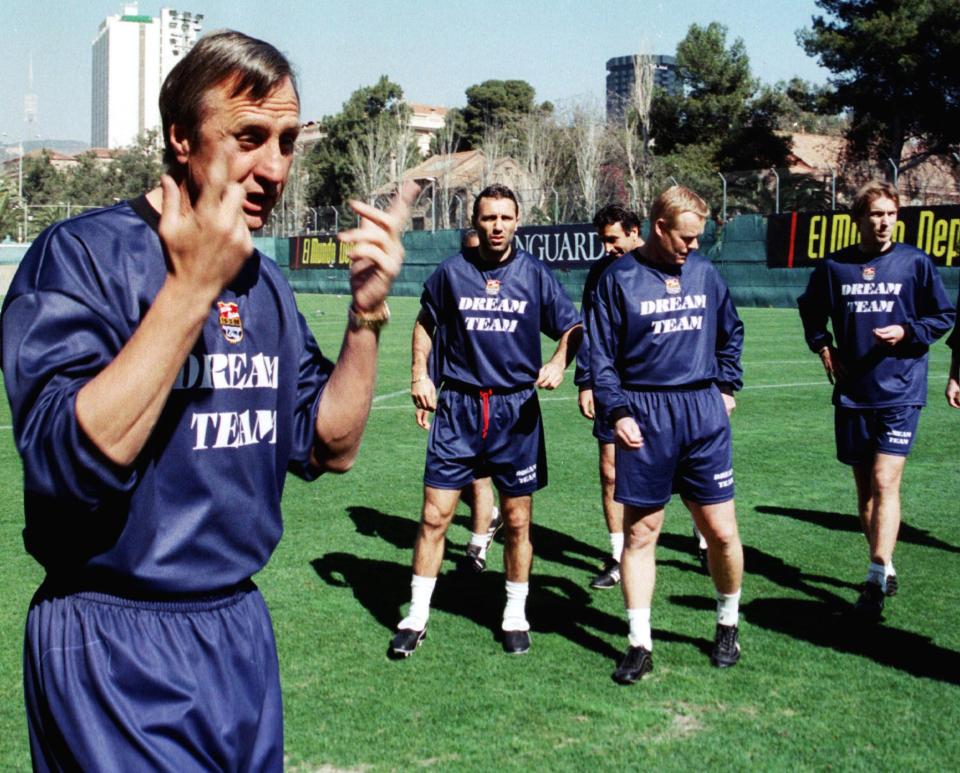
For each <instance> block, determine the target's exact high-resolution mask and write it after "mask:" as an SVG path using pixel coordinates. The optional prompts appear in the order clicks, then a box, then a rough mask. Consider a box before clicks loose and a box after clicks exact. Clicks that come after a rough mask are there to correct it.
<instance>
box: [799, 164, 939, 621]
mask: <svg viewBox="0 0 960 773" xmlns="http://www.w3.org/2000/svg"><path fill="white" fill-rule="evenodd" d="M899 209H900V197H899V196H898V194H897V190H896V188H894V187H893V186H892V185H890V184H889V183H886V182H876V181H874V182H869V183H867V184H866V185H864V186H863V187H862V188H860V190H859V191H858V192H857V195H856V198H855V200H854V203H853V207H852V208H851V214H852V217H853V220H854V222H855V223H856V225H857V228H858V229H859V231H860V242H859V243H858V244H853V245H851V246H849V247H847V248H845V249H842V250H840V251H839V252H836V253H834V254H833V255H831V256H829V257H828V258H827V259H826V260H825V261H824V262H823V264H822V265H820V266H817V268H816V269H814V271H813V273H812V274H811V275H810V279H809V282H808V284H807V289H806V291H805V292H804V293H803V295H801V296H800V297H799V298H798V299H797V305H798V307H799V310H800V319H801V320H802V322H803V331H804V335H805V336H806V340H807V345H808V346H809V347H810V349H811V351H813V352H816V353H818V354H819V355H820V360H821V362H822V363H823V368H824V370H825V371H826V374H827V378H828V379H829V380H830V383H832V384H834V390H833V404H834V406H835V417H834V426H835V433H836V441H837V459H839V460H840V461H841V462H843V463H844V464H848V465H850V466H851V468H852V469H853V479H854V482H855V484H856V488H857V506H858V511H859V514H860V525H861V527H862V528H863V533H864V536H865V537H866V538H867V544H868V547H869V553H870V556H869V558H870V562H869V565H868V568H867V578H866V582H865V584H864V586H863V589H862V591H861V593H860V596H859V598H858V599H857V601H856V604H855V607H854V608H855V610H856V612H857V613H858V614H860V615H861V616H862V617H864V618H865V619H867V620H869V621H879V620H880V619H881V618H882V616H883V608H884V598H885V596H893V595H894V594H895V593H896V592H897V589H898V587H899V581H898V578H897V573H896V569H895V568H894V566H893V551H894V548H895V547H896V544H897V533H898V531H899V530H900V518H901V513H900V482H901V479H902V477H903V470H904V467H905V465H906V461H907V455H908V454H909V453H910V448H911V447H912V445H913V442H914V439H915V437H916V432H917V424H918V422H919V419H920V409H921V408H922V407H923V406H924V405H925V404H926V400H927V359H928V355H927V351H928V349H929V347H930V345H931V344H932V343H933V342H934V341H936V340H937V339H938V338H940V336H942V335H944V334H945V333H946V332H947V331H948V330H949V329H950V325H951V324H952V323H953V320H954V311H953V307H952V306H951V304H950V300H949V298H948V297H947V294H946V292H945V290H944V288H943V282H941V280H940V276H939V274H937V270H936V267H935V266H934V265H933V261H931V260H930V258H929V256H928V255H927V254H926V253H924V252H923V251H921V250H919V249H917V248H916V247H912V246H910V245H906V244H897V243H895V242H894V241H893V235H894V228H895V226H896V223H897V214H898V211H899ZM828 322H829V323H830V327H831V328H832V331H833V332H832V334H831V332H830V331H829V330H828V329H827V323H828Z"/></svg>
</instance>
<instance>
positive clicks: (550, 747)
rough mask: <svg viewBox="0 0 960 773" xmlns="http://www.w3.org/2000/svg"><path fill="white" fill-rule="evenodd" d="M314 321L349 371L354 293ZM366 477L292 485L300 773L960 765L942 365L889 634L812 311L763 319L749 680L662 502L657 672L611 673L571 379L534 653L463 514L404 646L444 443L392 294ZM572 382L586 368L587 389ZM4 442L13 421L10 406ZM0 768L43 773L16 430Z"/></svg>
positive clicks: (594, 487) (546, 501)
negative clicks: (472, 558)
mask: <svg viewBox="0 0 960 773" xmlns="http://www.w3.org/2000/svg"><path fill="white" fill-rule="evenodd" d="M299 301H300V304H301V308H302V309H303V312H304V314H305V316H306V317H307V320H308V321H309V323H310V324H311V327H312V328H313V329H314V332H315V333H316V335H317V338H318V340H319V341H320V343H321V346H322V347H323V348H324V349H325V351H328V352H329V353H333V352H335V351H336V349H337V347H338V346H339V342H340V338H341V336H342V333H343V325H344V321H345V313H346V308H345V307H346V304H347V300H346V299H345V298H335V297H332V296H315V295H304V296H300V298H299ZM392 305H393V307H394V321H393V322H392V323H391V324H390V325H389V326H388V327H387V328H386V329H385V330H384V334H383V342H382V363H381V368H380V379H379V383H378V387H377V393H378V395H379V396H380V397H379V398H378V400H377V402H376V403H375V405H374V409H373V412H372V414H371V418H370V423H369V427H368V429H367V434H366V437H365V440H364V446H363V450H362V452H361V455H360V459H359V460H358V462H357V465H356V467H355V468H354V470H353V471H352V472H351V473H350V474H348V475H346V476H340V477H334V476H325V477H324V478H321V480H320V481H318V482H316V483H314V484H310V485H307V484H304V483H302V482H300V481H298V480H296V479H293V478H291V479H290V481H289V483H288V486H287V490H286V494H285V499H284V513H285V523H286V533H285V536H284V538H283V540H282V542H281V544H280V547H279V548H278V550H277V552H276V553H275V555H274V557H273V559H272V560H271V562H270V564H269V566H268V567H267V568H266V569H265V570H264V571H263V572H262V573H261V574H260V575H259V576H258V578H257V581H258V583H259V584H260V586H261V588H262V589H263V593H264V595H265V597H266V599H267V602H268V604H269V605H270V607H271V610H272V612H273V615H274V622H275V625H276V630H277V637H278V642H279V648H280V662H281V669H282V673H283V688H284V698H285V707H286V748H287V755H288V758H289V768H290V769H291V770H295V771H314V770H318V769H349V770H391V769H409V768H418V767H434V768H436V769H441V770H447V769H464V770H467V769H478V770H490V769H509V770H524V769H538V770H539V769H551V770H583V769H598V770H614V769H623V768H625V767H630V768H639V767H641V766H646V765H649V766H653V767H655V768H656V769H668V770H686V769H692V768H701V769H708V768H720V769H733V768H739V769H743V768H745V767H747V766H750V767H755V768H759V769H791V770H793V769H801V770H809V769H823V768H828V767H829V768H838V769H844V770H846V769H863V770H877V769H908V770H909V769H935V768H951V767H955V766H956V765H957V764H958V763H960V740H958V736H957V733H956V726H957V724H958V721H960V692H958V684H960V655H958V653H960V627H958V626H957V624H956V619H957V617H956V614H957V609H958V607H960V603H958V602H960V599H958V591H957V588H958V587H960V566H958V560H957V558H958V556H957V554H958V553H960V535H958V534H957V521H956V517H957V509H958V508H957V502H958V501H960V476H958V475H957V474H956V459H957V456H958V450H960V443H958V437H960V413H953V414H951V413H950V411H949V409H948V408H947V407H946V404H945V402H944V400H943V397H942V389H943V386H944V383H945V376H946V370H947V354H948V352H947V350H946V349H945V347H943V346H942V345H938V346H937V347H935V352H934V354H933V356H932V360H931V389H930V392H931V394H930V405H929V406H928V407H927V409H925V410H924V412H923V416H922V418H921V424H920V432H919V437H918V440H917V443H916V445H915V447H914V451H913V453H912V455H911V457H910V461H909V463H908V465H907V470H906V475H905V480H904V496H903V509H904V514H905V519H906V523H905V525H904V527H903V529H902V530H901V539H900V544H899V547H898V550H897V556H896V564H897V568H898V572H899V574H900V576H901V581H902V590H901V592H900V595H898V596H897V597H896V598H894V599H893V600H892V602H891V603H890V605H889V608H888V609H889V612H888V615H887V621H886V623H885V624H884V625H882V626H880V627H878V628H875V629H869V630H864V629H862V628H860V627H857V626H854V625H852V624H850V622H849V621H848V617H847V615H846V614H845V612H846V611H847V610H848V608H849V604H850V602H851V601H852V600H853V599H854V598H855V596H856V585H857V584H858V583H859V582H861V581H862V579H863V576H864V573H865V569H866V550H865V543H864V540H863V538H862V536H861V535H860V534H859V531H858V527H857V521H856V517H855V515H854V512H855V511H854V495H853V482H852V477H851V475H850V472H849V470H847V469H846V468H845V467H843V466H842V465H840V464H839V463H838V462H836V461H835V460H834V456H833V433H832V408H831V406H830V404H829V395H830V389H829V386H827V385H826V382H825V379H824V377H823V374H822V371H821V369H820V365H819V362H818V361H817V358H816V357H814V356H813V355H812V354H810V353H809V352H808V351H807V350H806V349H805V347H804V345H803V340H802V335H801V332H800V325H799V321H798V318H797V315H796V313H795V312H792V311H789V310H761V309H744V310H742V316H743V318H744V322H745V324H746V330H747V345H746V351H745V354H744V367H745V383H746V384H747V388H746V389H745V390H744V391H743V392H742V393H741V394H740V395H739V398H738V408H737V411H736V413H735V414H734V442H735V458H736V461H735V469H736V478H737V510H738V514H739V519H740V528H741V532H742V535H743V539H744V543H745V545H746V571H747V574H746V578H745V582H744V592H743V606H742V609H743V620H742V630H741V641H742V644H743V659H742V661H741V663H740V665H738V666H737V667H736V668H734V669H730V670H728V671H724V672H719V671H717V670H715V669H713V668H711V667H710V665H709V662H708V655H707V653H708V650H709V646H710V643H711V640H712V634H713V625H714V613H713V607H714V603H713V592H712V587H711V585H710V582H709V579H708V578H707V577H706V575H704V574H703V573H701V572H700V570H699V568H698V566H697V564H696V562H695V560H694V557H693V552H692V549H693V540H692V538H691V537H690V525H689V516H688V515H687V514H686V511H685V510H684V509H683V507H682V505H680V504H679V502H676V503H672V504H671V505H670V507H669V509H668V517H667V524H666V527H665V533H664V536H663V538H662V541H661V545H660V547H659V550H658V558H659V572H658V586H657V595H656V598H655V600H654V610H653V626H654V643H655V647H654V662H655V669H654V672H653V673H652V674H651V675H650V676H649V677H647V678H645V679H644V680H643V681H642V682H641V683H640V684H638V685H635V686H634V687H631V688H623V687H618V686H617V685H615V684H614V683H613V682H612V681H611V680H610V673H611V671H612V670H613V667H614V665H615V662H614V661H615V658H616V657H618V655H619V654H620V652H621V650H622V649H623V647H624V646H625V642H626V640H625V636H626V623H625V620H624V614H623V602H622V598H621V596H620V592H619V590H614V591H606V592H599V591H593V592H592V591H590V590H589V589H588V587H587V582H588V580H589V579H590V577H591V576H592V575H593V574H594V573H595V572H596V569H597V567H598V566H599V564H600V562H601V560H602V558H603V555H604V553H605V551H606V547H607V536H606V530H605V528H604V524H603V518H602V515H601V512H600V504H599V503H600V495H599V486H598V482H597V469H596V468H597V461H596V446H595V442H594V440H593V438H592V436H591V434H590V425H589V423H588V422H586V421H584V420H583V419H582V418H580V416H579V414H578V412H577V408H576V392H575V388H574V387H573V384H572V378H570V377H568V379H567V381H566V382H565V383H564V384H563V386H562V387H561V388H560V389H559V390H557V391H556V392H555V393H542V394H541V398H542V405H543V412H544V420H545V423H546V431H547V443H548V449H549V459H550V485H549V487H548V488H547V489H545V490H544V491H542V492H540V493H538V494H537V496H536V497H535V512H534V522H535V529H534V534H533V539H534V549H535V553H536V557H535V563H534V574H533V578H532V582H531V596H530V600H529V602H528V614H529V617H530V621H531V624H532V626H533V650H532V651H531V653H530V655H529V656H526V657H521V658H509V657H507V656H505V655H503V654H502V653H501V651H500V645H499V644H498V643H497V641H496V640H495V638H494V635H493V634H494V631H495V630H496V628H497V627H498V625H499V619H500V612H501V608H502V602H503V574H502V566H503V565H502V549H501V548H500V547H495V548H494V549H493V550H492V555H491V558H490V563H489V569H488V571H487V572H486V573H485V574H483V575H481V576H479V577H471V578H462V577H459V576H457V575H456V574H455V573H454V572H453V571H452V569H453V566H454V564H453V559H455V558H456V557H458V556H459V555H461V554H462V552H463V549H464V547H465V544H466V542H467V539H468V531H467V529H466V528H465V524H466V523H467V518H466V511H465V510H463V509H461V511H460V513H459V514H458V516H457V519H456V522H455V525H454V526H453V527H452V528H451V530H450V533H449V542H448V548H447V561H445V563H444V569H443V574H442V576H441V578H440V581H439V583H438V586H437V591H436V593H435V596H434V602H435V603H434V608H433V613H432V615H431V625H430V635H429V637H428V638H427V641H426V642H425V644H424V645H423V647H422V648H421V649H420V650H419V651H418V652H417V654H416V655H415V656H414V657H413V658H411V659H410V660H408V661H405V662H399V663H397V662H392V661H388V660H387V659H386V657H385V652H386V647H387V642H388V641H389V639H390V636H391V632H392V628H393V626H394V625H395V624H396V622H397V621H398V620H399V619H400V617H401V609H402V608H405V605H406V603H407V601H408V600H409V583H410V568H409V566H410V556H411V548H412V544H413V538H414V533H415V529H416V523H417V518H418V514H419V508H420V500H421V492H422V489H421V475H422V468H423V457H424V448H425V444H426V434H425V433H424V432H422V431H421V430H419V429H418V428H417V427H416V426H415V424H414V421H413V415H412V414H413V411H412V406H411V404H410V400H409V397H408V396H407V393H406V391H405V390H406V389H407V388H408V379H409V340H410V330H411V327H412V323H413V317H414V314H415V311H416V304H415V301H414V300H413V299H408V298H398V299H396V300H395V301H392ZM568 376H569V374H568ZM0 411H2V413H0V424H3V425H4V426H5V427H9V410H8V408H7V406H6V404H5V402H4V404H3V406H2V408H0ZM0 465H2V467H0V469H2V471H3V477H2V480H3V483H2V485H3V487H4V489H3V496H2V497H0V542H2V545H3V547H4V548H5V549H4V552H3V555H4V558H5V560H4V562H3V563H2V565H0V581H2V583H3V588H4V592H3V597H2V603H0V636H2V637H3V644H4V645H5V646H3V647H2V648H0V653H2V655H0V734H2V737H3V738H4V742H3V744H2V745H0V769H3V770H16V769H27V768H28V767H29V756H28V750H27V743H26V730H25V725H24V720H23V709H22V697H21V686H20V678H21V676H20V669H21V667H20V649H21V639H22V626H23V618H24V613H25V610H26V606H27V603H28V601H29V597H30V595H31V593H32V592H33V590H34V588H35V587H36V585H37V583H38V582H39V579H40V575H41V572H40V571H39V569H38V568H37V566H36V565H35V564H34V563H33V562H32V560H31V559H30V558H29V557H28V556H27V555H26V554H25V553H24V551H23V548H22V544H21V541H20V530H21V528H22V518H23V516H22V497H21V493H20V480H21V478H20V471H19V462H18V461H17V457H16V453H15V451H14V450H13V447H12V441H11V436H10V432H9V429H5V430H3V431H2V434H0Z"/></svg>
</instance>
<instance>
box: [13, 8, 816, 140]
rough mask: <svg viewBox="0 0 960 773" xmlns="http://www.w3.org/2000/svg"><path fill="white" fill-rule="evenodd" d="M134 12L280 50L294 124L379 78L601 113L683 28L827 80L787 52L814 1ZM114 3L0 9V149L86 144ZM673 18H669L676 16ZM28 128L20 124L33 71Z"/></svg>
mask: <svg viewBox="0 0 960 773" xmlns="http://www.w3.org/2000/svg"><path fill="white" fill-rule="evenodd" d="M180 2H181V0H174V1H173V2H164V0H141V2H140V4H139V6H140V7H139V11H140V13H141V14H145V15H150V16H159V13H160V8H161V7H164V6H166V7H173V8H176V9H177V10H181V11H192V12H195V13H202V14H204V17H205V18H204V22H203V29H204V31H207V32H209V31H212V30H214V29H220V28H224V27H230V28H233V29H237V30H240V31H242V32H246V33H248V34H252V35H255V36H256V37H260V38H263V39H265V40H267V41H269V42H271V43H273V44H274V45H275V46H277V47H278V48H279V49H280V50H282V51H284V52H285V53H286V54H287V55H288V56H289V57H290V59H291V60H292V61H293V63H294V65H295V67H296V69H297V71H298V73H299V78H300V94H301V102H302V104H301V108H302V110H301V115H302V118H303V120H304V121H307V120H316V119H320V118H322V117H323V116H326V115H332V114H334V113H337V112H339V110H340V108H341V106H342V104H343V102H344V101H345V100H346V99H347V98H348V97H349V96H350V94H351V93H352V92H353V91H354V90H355V89H357V88H359V87H361V86H367V85H371V84H373V83H375V82H376V81H377V80H378V78H379V77H380V76H381V75H387V76H388V77H389V78H390V79H391V80H392V81H394V82H396V83H398V84H399V85H400V86H401V87H402V88H403V91H404V96H405V97H406V98H407V100H409V101H410V102H417V103H422V104H429V105H442V106H445V107H462V106H463V105H464V104H465V102H466V97H465V95H464V90H465V89H466V88H468V87H469V86H471V85H473V84H476V83H481V82H482V81H485V80H488V79H500V80H507V79H520V80H526V81H527V82H529V83H530V84H531V85H532V86H533V87H534V89H536V98H537V100H538V101H544V100H550V101H551V102H553V103H554V104H556V105H558V106H561V107H562V106H563V105H565V104H571V103H575V102H584V101H586V102H591V101H596V104H598V105H601V104H602V100H603V93H604V78H605V76H606V68H605V64H606V61H607V60H608V59H610V58H612V57H615V56H624V55H627V54H632V53H637V52H640V51H645V52H647V53H653V54H674V53H675V52H676V45H677V43H678V42H679V41H680V40H681V39H682V38H683V37H684V35H685V34H686V32H687V30H688V28H689V26H690V25H691V24H694V23H696V24H700V25H702V26H705V25H707V24H709V23H710V22H711V21H718V22H720V23H722V24H724V25H726V27H727V30H728V33H727V44H728V46H729V45H730V44H732V42H733V41H734V40H735V39H736V38H738V37H739V38H742V39H743V41H744V44H745V46H746V50H747V54H748V56H749V57H750V65H751V70H752V72H753V75H754V76H755V77H757V78H759V79H760V80H761V81H763V82H765V83H770V84H772V83H775V82H777V81H778V80H787V79H789V78H791V77H793V76H799V77H801V78H804V79H805V80H808V81H811V82H813V83H817V84H822V83H825V82H826V80H827V78H828V76H829V73H828V72H827V71H826V70H824V69H823V68H821V67H819V66H818V65H817V63H816V61H815V60H813V59H811V58H809V57H808V56H807V55H806V54H805V53H804V52H803V50H802V49H801V48H800V46H799V45H797V42H796V31H797V30H798V29H800V28H803V27H809V26H810V22H811V18H812V17H813V16H814V15H815V14H816V13H817V12H818V9H817V7H816V5H815V3H814V0H732V2H728V3H725V4H721V3H718V2H716V0H684V2H669V1H667V2H661V1H660V0H581V1H576V0H510V2H507V3H503V2H489V3H482V2H465V1H464V0H399V1H398V0H359V2H342V1H341V2H333V1H332V0H311V1H310V2H305V1H304V0H286V2H283V3H279V2H263V1H262V0H261V2H251V0H182V2H183V5H180V4H179V3H180ZM120 7H121V2H120V0H71V1H70V2H63V1H62V0H3V11H2V15H0V18H2V19H3V22H2V24H3V30H4V35H3V44H2V45H0V72H2V74H3V77H2V78H0V144H9V143H11V142H16V141H18V140H20V139H29V140H35V139H41V140H42V139H58V140H66V139H69V140H80V141H83V142H89V141H90V91H91V68H92V65H91V43H92V41H93V39H94V37H95V35H96V33H97V29H98V28H99V25H100V23H101V22H102V21H103V19H105V18H106V17H107V16H111V15H115V14H118V13H119V12H120ZM678 10H679V11H682V13H677V12H675V11H678ZM31 62H32V71H33V93H34V94H36V96H37V106H38V110H37V117H36V120H35V121H34V123H33V124H32V125H28V124H27V123H26V122H25V120H24V97H25V95H26V94H27V93H28V91H29V75H30V63H31Z"/></svg>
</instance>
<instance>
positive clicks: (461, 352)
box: [387, 185, 582, 658]
mask: <svg viewBox="0 0 960 773" xmlns="http://www.w3.org/2000/svg"><path fill="white" fill-rule="evenodd" d="M519 216H520V207H519V204H518V203H517V198H516V196H515V194H514V193H513V191H511V190H510V189H509V188H507V187H505V186H503V185H492V186H489V187H488V188H485V189H484V190H483V191H481V192H480V194H479V195H478V196H477V198H476V199H475V200H474V207H473V226H474V228H476V230H477V232H478V234H479V237H480V247H479V248H478V249H477V250H476V251H473V250H466V251H464V252H462V253H460V254H458V255H454V256H453V257H451V258H448V259H446V260H445V261H444V262H443V263H441V264H440V266H439V267H438V268H437V270H436V271H434V273H433V274H432V275H431V276H430V278H429V279H427V281H426V282H425V284H424V290H423V295H422V296H421V300H420V302H421V306H422V310H423V312H424V313H423V314H422V315H421V316H420V317H419V318H418V321H417V323H416V325H415V327H414V344H413V363H414V366H413V373H412V382H413V383H412V389H411V392H412V395H413V400H414V404H415V405H416V406H417V407H418V408H424V409H426V410H431V411H436V417H435V419H434V421H433V426H432V427H431V428H430V438H429V440H428V443H427V458H426V463H425V465H424V476H423V483H424V486H423V513H422V517H421V520H420V529H419V531H418V533H417V541H416V545H415V546H414V552H413V580H412V583H411V588H412V598H411V603H410V609H409V612H408V613H407V615H406V617H404V619H403V620H401V621H400V624H399V626H398V630H397V633H396V635H395V636H394V637H393V639H392V641H391V642H390V646H389V649H388V651H387V652H388V655H389V656H390V657H393V658H401V657H408V656H409V655H411V654H412V653H413V652H414V651H415V650H416V648H417V647H418V646H419V645H420V643H421V642H422V641H423V639H424V637H425V635H426V629H427V619H428V617H429V613H430V599H431V596H432V594H433V589H434V586H435V585H436V580H437V575H438V574H439V573H440V567H441V564H442V562H443V549H444V536H445V534H446V531H447V528H448V527H449V525H450V521H451V519H452V517H453V512H454V510H455V509H456V506H457V501H458V499H459V497H460V490H461V489H462V488H463V487H464V486H466V485H468V484H469V483H470V482H471V481H473V480H475V479H476V478H480V477H487V476H490V477H491V478H492V479H493V482H494V484H495V485H496V487H497V489H498V491H499V492H500V506H501V508H502V511H503V515H502V517H503V519H504V532H505V535H506V537H505V541H504V567H505V574H506V595H507V602H506V605H505V607H504V612H503V622H502V625H501V628H502V631H503V648H504V650H505V651H506V652H507V653H509V654H522V653H525V652H527V651H528V650H529V649H530V634H529V630H530V625H529V622H528V621H527V616H526V598H527V594H528V591H529V576H530V565H531V562H532V559H533V549H532V546H531V544H530V520H531V515H532V509H533V492H534V491H536V490H538V489H540V488H543V486H545V485H546V483H547V468H546V451H545V446H544V442H543V424H542V421H541V417H540V406H539V402H538V400H537V389H538V388H543V389H555V388H556V387H558V386H559V385H560V384H561V383H562V381H563V371H564V369H565V368H566V366H567V365H568V364H569V362H570V360H572V359H573V357H574V356H575V355H576V350H577V348H578V347H579V345H580V337H581V331H582V327H581V325H580V318H579V316H578V314H577V311H576V309H575V308H574V306H573V304H572V303H571V302H570V299H569V298H568V297H567V295H566V293H565V292H564V291H563V288H562V287H561V285H560V283H559V282H558V281H557V279H556V278H555V277H554V276H553V274H552V273H551V272H550V269H548V268H547V267H546V266H545V265H543V264H542V263H541V262H540V261H539V260H537V259H536V258H535V257H534V256H532V255H530V254H529V253H527V252H524V251H523V250H520V249H518V248H517V247H516V246H515V245H514V242H513V236H514V233H515V231H516V229H517V225H518V222H519ZM434 328H436V329H437V330H436V332H434ZM541 332H543V333H544V334H546V335H547V336H549V337H550V338H552V339H554V340H556V341H558V344H557V348H556V351H555V352H554V353H553V356H552V357H550V359H549V361H548V362H547V363H546V364H542V358H541V352H540V334H541ZM434 341H436V342H437V343H438V344H439V345H441V346H442V347H443V352H442V356H441V359H440V363H441V374H440V385H439V386H440V387H441V391H440V393H439V395H438V394H437V386H438V385H437V384H435V382H434V380H433V379H432V378H430V375H429V369H428V363H429V359H430V355H431V350H432V346H433V345H434Z"/></svg>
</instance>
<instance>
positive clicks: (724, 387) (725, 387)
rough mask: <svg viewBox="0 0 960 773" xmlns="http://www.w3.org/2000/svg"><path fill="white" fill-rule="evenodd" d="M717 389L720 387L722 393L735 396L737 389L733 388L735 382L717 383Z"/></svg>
mask: <svg viewBox="0 0 960 773" xmlns="http://www.w3.org/2000/svg"><path fill="white" fill-rule="evenodd" d="M717 389H719V390H720V392H721V393H722V394H725V395H729V396H730V397H733V393H734V391H735V390H734V388H733V384H727V383H720V384H717Z"/></svg>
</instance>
